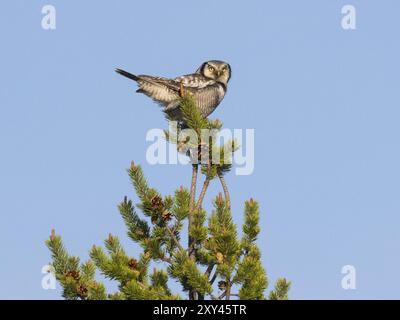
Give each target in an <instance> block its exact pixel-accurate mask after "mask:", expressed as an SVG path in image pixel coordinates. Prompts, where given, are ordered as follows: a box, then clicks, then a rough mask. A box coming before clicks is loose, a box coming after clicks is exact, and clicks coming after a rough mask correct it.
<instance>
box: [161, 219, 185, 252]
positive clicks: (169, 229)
mask: <svg viewBox="0 0 400 320" xmlns="http://www.w3.org/2000/svg"><path fill="white" fill-rule="evenodd" d="M165 228H166V229H167V231H168V233H169V235H170V236H171V238H172V240H174V242H175V244H176V246H177V247H178V248H179V250H181V251H184V250H185V249H183V247H182V245H181V244H180V242H179V241H178V239H177V238H176V236H175V234H174V233H173V232H172V230H171V228H170V227H169V226H168V225H165Z"/></svg>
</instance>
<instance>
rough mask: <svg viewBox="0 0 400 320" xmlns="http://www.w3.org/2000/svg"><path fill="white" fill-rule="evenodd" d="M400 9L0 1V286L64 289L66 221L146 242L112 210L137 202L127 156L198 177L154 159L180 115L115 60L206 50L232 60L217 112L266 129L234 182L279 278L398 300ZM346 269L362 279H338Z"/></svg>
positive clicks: (158, 179)
mask: <svg viewBox="0 0 400 320" xmlns="http://www.w3.org/2000/svg"><path fill="white" fill-rule="evenodd" d="M45 4H52V5H54V6H55V7H56V10H57V29H56V30H53V31H45V30H43V29H42V28H41V18H42V14H41V8H42V6H43V5H45ZM345 4H352V5H354V6H355V7H356V9H357V29H356V30H352V31H345V30H343V29H342V28H341V23H340V22H341V17H342V14H341V8H342V6H343V5H345ZM399 9H400V5H399V3H398V1H394V0H393V1H389V0H384V1H368V2H366V1H356V0H348V1H316V0H314V1H311V0H308V1H282V0H280V1H276V0H275V1H248V2H246V3H244V2H239V1H237V2H235V3H233V1H208V0H206V1H201V2H200V1H197V2H194V1H153V0H151V1H145V2H144V1H141V2H139V1H137V2H133V1H101V2H100V1H84V2H82V1H55V0H53V1H22V0H13V1H11V0H8V1H3V3H2V10H1V12H0V35H1V42H2V44H1V59H0V66H1V72H0V84H1V85H0V148H1V149H0V150H1V153H0V155H1V156H0V246H1V251H2V254H1V259H0V271H1V272H0V298H3V299H4V298H24V299H25V298H33V299H57V298H59V290H47V291H46V290H43V289H42V288H41V278H42V274H41V268H42V266H43V265H45V264H47V263H48V262H49V261H50V256H49V252H48V250H47V248H46V247H45V245H44V240H45V239H46V238H47V237H48V235H49V234H50V230H51V229H52V228H55V229H56V231H57V233H59V234H61V235H62V236H63V239H64V241H65V244H66V246H67V247H68V249H69V251H70V253H72V254H75V255H79V256H80V257H82V258H83V259H86V258H87V251H88V249H89V248H90V247H91V246H92V245H93V244H102V241H103V239H105V238H106V237H107V235H108V233H109V232H112V233H113V234H115V235H118V236H120V237H121V240H122V242H123V243H124V245H125V247H126V248H127V250H128V251H129V253H131V254H133V255H134V254H136V253H137V252H138V251H137V247H136V246H135V245H132V244H131V242H129V241H128V239H127V237H126V230H125V227H124V225H123V222H122V219H121V218H120V216H119V214H118V211H117V207H116V206H117V204H118V203H119V202H120V201H121V199H122V198H123V196H124V195H128V196H129V197H131V198H133V199H134V200H137V199H136V198H135V195H134V192H133V190H132V188H131V185H130V182H129V179H128V177H127V174H126V171H125V169H126V168H127V167H128V166H129V163H130V161H131V160H135V162H137V163H140V164H141V165H142V166H143V169H144V171H145V173H146V175H147V177H148V179H149V182H150V183H151V184H152V185H154V186H155V187H156V188H158V189H159V190H160V191H161V192H163V193H164V194H168V193H172V192H173V190H174V188H175V187H177V186H178V185H180V184H183V185H188V183H189V180H190V177H189V175H190V173H189V172H190V168H189V167H182V166H176V165H161V166H151V165H149V164H147V163H146V159H145V151H146V148H147V147H148V145H149V143H148V142H146V141H145V135H146V132H147V130H149V129H151V128H164V127H165V126H166V122H165V120H164V118H163V116H162V114H161V113H160V110H159V108H158V107H157V106H156V105H155V104H153V103H152V102H151V101H150V100H149V99H148V98H146V97H144V96H142V95H138V94H135V93H134V90H133V89H134V86H133V83H129V81H128V80H125V79H122V78H121V77H119V76H118V75H116V74H115V73H114V72H113V69H114V68H115V67H121V68H125V69H127V70H129V71H132V72H134V73H147V74H154V75H164V76H171V77H172V76H177V75H181V74H185V73H190V72H192V71H194V70H195V69H196V68H197V67H198V65H200V64H201V63H202V62H203V61H206V60H209V59H222V60H226V61H228V62H229V63H230V64H231V66H232V69H233V77H232V80H231V82H230V84H229V92H228V95H227V96H226V98H225V100H224V101H223V103H222V104H221V105H220V107H219V108H218V109H217V111H216V112H215V113H214V114H213V116H212V117H214V118H219V119H221V120H222V121H223V122H224V125H225V127H228V128H232V129H233V128H243V129H245V128H254V129H255V171H254V173H253V174H252V175H250V176H235V175H233V174H230V175H228V176H227V181H228V183H229V185H230V189H231V194H232V195H231V196H232V200H233V201H232V206H233V216H234V220H235V222H236V223H237V224H238V225H239V226H240V225H241V223H242V214H243V204H244V201H245V200H246V199H248V198H250V197H253V198H255V199H257V200H259V202H260V206H261V228H262V231H261V235H260V238H259V245H260V247H261V249H262V254H263V261H264V265H265V267H266V269H267V272H268V275H269V278H270V282H271V283H273V282H275V280H276V279H277V278H278V277H280V276H284V277H286V278H288V279H289V280H291V281H292V282H293V285H292V289H291V292H290V297H291V298H295V299H312V298H316V299H359V298H368V299H373V298H378V299H381V298H390V299H394V298H400V295H399V290H398V287H399V286H400V277H399V275H398V270H399V269H400V233H399V231H398V227H399V225H400V217H399V214H400V198H399V187H400V167H399V163H400V148H399V137H400V127H399V125H398V123H399V117H400V111H399V106H400V97H399V89H398V84H399V74H400V70H399V69H400V64H399V58H398V57H399V56H400V45H399V41H398V30H399V29H400V21H399V19H398V12H399ZM218 191H219V186H218V184H217V183H213V184H212V186H211V189H210V192H211V194H216V193H217V192H218ZM206 201H207V203H210V201H211V198H210V197H208V198H207V199H206ZM208 207H209V206H208ZM347 264H351V265H354V266H355V268H356V271H357V289H356V290H343V289H342V288H341V279H342V276H343V275H342V274H341V268H342V266H344V265H347Z"/></svg>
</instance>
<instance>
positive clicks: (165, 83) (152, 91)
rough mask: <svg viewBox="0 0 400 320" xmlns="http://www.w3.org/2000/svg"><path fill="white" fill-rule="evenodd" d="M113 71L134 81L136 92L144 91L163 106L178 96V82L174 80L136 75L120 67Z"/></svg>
mask: <svg viewBox="0 0 400 320" xmlns="http://www.w3.org/2000/svg"><path fill="white" fill-rule="evenodd" d="M115 71H116V72H118V73H119V74H121V75H123V76H124V77H127V78H129V79H132V80H134V81H136V82H137V84H138V86H139V88H138V90H137V92H140V93H144V94H145V95H147V96H148V97H150V98H152V99H153V100H155V101H156V102H158V103H159V104H161V105H163V106H166V105H168V104H169V103H170V102H172V101H175V100H177V99H178V98H179V90H180V83H178V82H176V81H175V80H172V79H167V78H162V77H153V76H148V75H138V76H136V75H134V74H131V73H129V72H127V71H124V70H121V69H116V70H115Z"/></svg>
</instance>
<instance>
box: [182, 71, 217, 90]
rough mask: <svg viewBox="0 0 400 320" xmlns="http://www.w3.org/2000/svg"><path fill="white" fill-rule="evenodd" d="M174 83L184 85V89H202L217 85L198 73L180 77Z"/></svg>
mask: <svg viewBox="0 0 400 320" xmlns="http://www.w3.org/2000/svg"><path fill="white" fill-rule="evenodd" d="M174 81H176V82H178V83H179V84H180V83H182V85H183V86H184V87H186V88H191V89H202V88H205V87H207V86H209V85H212V84H214V83H215V81H214V80H212V79H208V78H206V77H204V76H203V75H201V74H198V73H193V74H187V75H184V76H180V77H177V78H175V79H174ZM189 91H190V90H189Z"/></svg>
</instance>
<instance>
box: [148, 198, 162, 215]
mask: <svg viewBox="0 0 400 320" xmlns="http://www.w3.org/2000/svg"><path fill="white" fill-rule="evenodd" d="M163 208H164V203H163V199H162V198H161V197H160V196H158V195H155V196H154V197H153V198H151V209H152V211H156V212H160V211H161V210H162V209H163Z"/></svg>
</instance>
